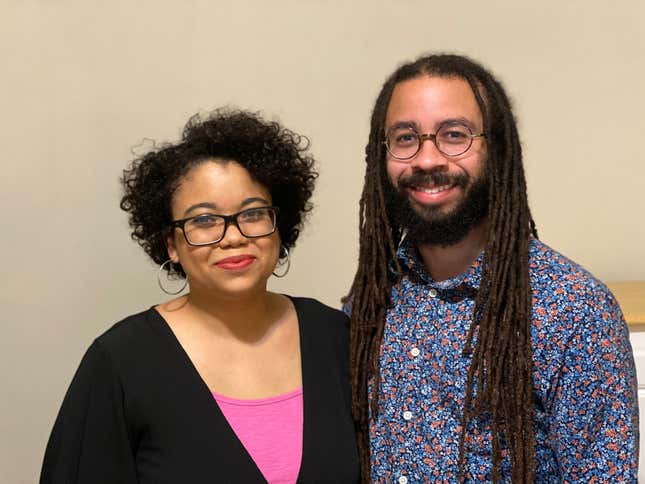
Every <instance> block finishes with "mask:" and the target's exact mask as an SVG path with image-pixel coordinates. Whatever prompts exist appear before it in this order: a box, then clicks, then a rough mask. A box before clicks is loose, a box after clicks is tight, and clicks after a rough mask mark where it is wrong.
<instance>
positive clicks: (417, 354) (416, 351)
mask: <svg viewBox="0 0 645 484" xmlns="http://www.w3.org/2000/svg"><path fill="white" fill-rule="evenodd" d="M420 353H421V351H420V350H419V348H412V349H411V350H410V354H411V355H412V356H419V354H420Z"/></svg>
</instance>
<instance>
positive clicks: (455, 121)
mask: <svg viewBox="0 0 645 484" xmlns="http://www.w3.org/2000/svg"><path fill="white" fill-rule="evenodd" d="M454 124H463V125H465V126H468V127H469V128H471V129H474V127H475V123H473V122H472V121H471V120H470V119H468V118H464V117H463V116H459V117H456V118H446V119H442V120H441V121H439V122H438V123H437V124H436V125H435V129H439V126H451V125H454Z"/></svg>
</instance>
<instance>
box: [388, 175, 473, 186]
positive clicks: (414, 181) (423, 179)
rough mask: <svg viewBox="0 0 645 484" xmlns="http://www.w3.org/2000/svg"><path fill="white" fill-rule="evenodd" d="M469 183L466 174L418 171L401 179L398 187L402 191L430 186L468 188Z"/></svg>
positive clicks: (398, 181)
mask: <svg viewBox="0 0 645 484" xmlns="http://www.w3.org/2000/svg"><path fill="white" fill-rule="evenodd" d="M469 181H470V177H469V176H468V175H467V174H465V173H456V174H448V173H444V172H438V171H416V172H414V173H412V174H411V175H409V176H406V177H401V178H399V179H398V180H397V187H398V188H399V189H400V190H402V189H406V188H414V187H420V186H428V185H435V186H442V185H453V186H458V187H462V188H466V187H467V186H468V182H469Z"/></svg>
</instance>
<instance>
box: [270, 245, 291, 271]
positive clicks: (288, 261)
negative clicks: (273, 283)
mask: <svg viewBox="0 0 645 484" xmlns="http://www.w3.org/2000/svg"><path fill="white" fill-rule="evenodd" d="M285 259H286V260H285ZM284 265H286V266H287V268H286V269H285V271H284V272H283V273H282V274H276V273H275V270H274V271H273V275H274V276H276V277H284V276H286V275H287V274H288V273H289V269H290V268H291V258H290V257H289V249H287V248H286V247H285V246H284V245H281V246H280V256H279V258H278V264H277V265H276V267H282V266H284Z"/></svg>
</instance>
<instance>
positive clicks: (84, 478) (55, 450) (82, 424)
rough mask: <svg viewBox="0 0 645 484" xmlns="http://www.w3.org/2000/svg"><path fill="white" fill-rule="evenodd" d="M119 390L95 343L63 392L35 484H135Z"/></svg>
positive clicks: (131, 455) (106, 360) (134, 472)
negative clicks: (37, 483)
mask: <svg viewBox="0 0 645 484" xmlns="http://www.w3.org/2000/svg"><path fill="white" fill-rule="evenodd" d="M123 400H124V399H123V390H122V386H121V383H120V381H119V378H118V376H117V374H116V372H115V371H114V368H113V365H112V363H111V361H110V358H109V356H108V354H107V352H106V351H105V349H103V348H102V347H101V345H100V344H99V343H97V342H94V344H92V346H90V348H89V349H88V350H87V352H86V353H85V356H84V357H83V360H82V361H81V364H80V366H79V368H78V370H77V371H76V374H75V375H74V378H73V380H72V383H71V385H70V387H69V389H68V390H67V394H66V395H65V398H64V400H63V403H62V406H61V409H60V411H59V413H58V417H57V418H56V422H55V424H54V428H53V430H52V433H51V436H50V438H49V442H48V444H47V449H46V451H45V458H44V461H43V467H42V472H41V476H40V484H103V483H105V484H107V483H111V484H116V483H119V484H135V483H136V482H137V478H136V470H135V464H134V457H133V449H132V445H131V442H130V438H129V434H128V430H127V423H126V419H125V412H124V405H123Z"/></svg>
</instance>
